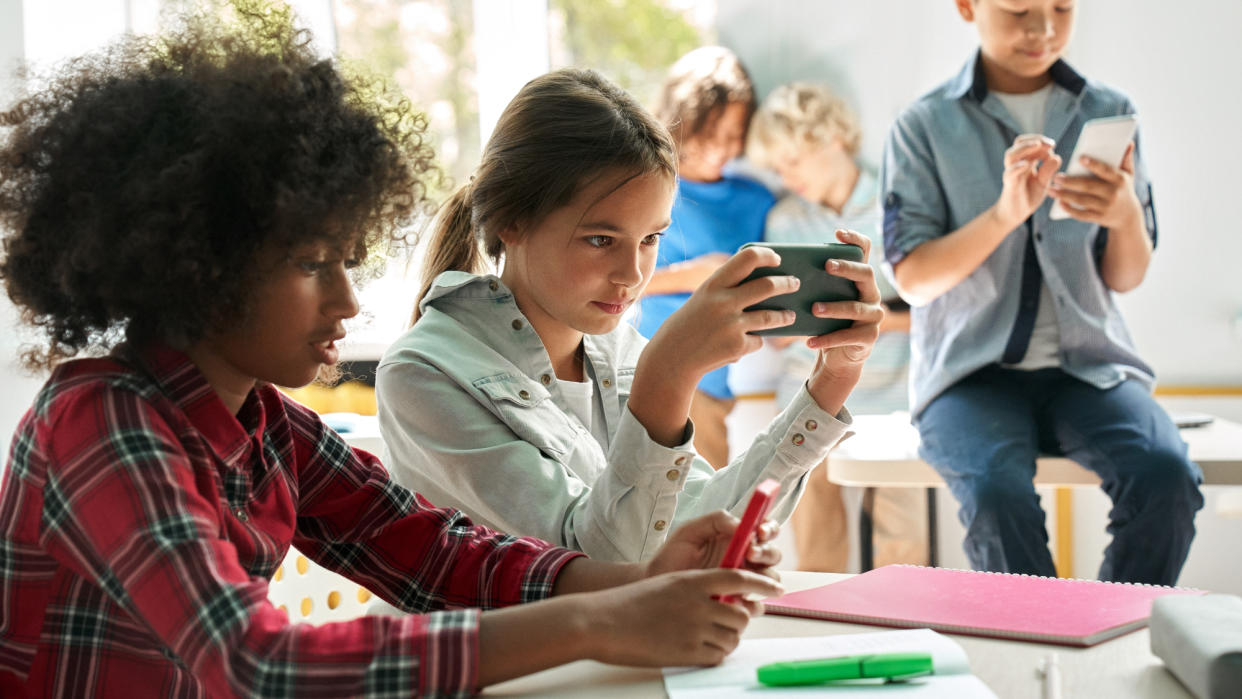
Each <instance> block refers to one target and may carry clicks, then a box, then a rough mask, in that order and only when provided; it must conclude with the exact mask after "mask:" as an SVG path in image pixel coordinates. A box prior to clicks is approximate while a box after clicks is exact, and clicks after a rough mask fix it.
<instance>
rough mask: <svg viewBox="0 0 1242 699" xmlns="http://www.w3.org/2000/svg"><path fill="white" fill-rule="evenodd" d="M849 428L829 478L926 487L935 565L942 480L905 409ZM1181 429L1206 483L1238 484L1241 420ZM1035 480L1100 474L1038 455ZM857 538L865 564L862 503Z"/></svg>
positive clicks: (1094, 481) (1074, 481) (1084, 482)
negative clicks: (938, 490)
mask: <svg viewBox="0 0 1242 699" xmlns="http://www.w3.org/2000/svg"><path fill="white" fill-rule="evenodd" d="M853 430H854V435H853V436H851V437H850V438H848V439H846V440H845V441H844V442H842V443H841V444H839V445H838V446H837V447H836V448H835V449H833V451H832V454H831V455H830V456H829V457H828V474H827V475H828V480H830V481H832V482H833V483H836V484H838V485H848V486H857V487H862V488H877V487H916V488H927V489H928V493H927V513H928V517H927V532H928V553H929V557H930V560H931V563H932V565H935V564H936V563H937V536H938V535H937V532H936V498H935V492H934V491H932V490H931V488H936V487H942V486H944V480H943V479H942V478H941V477H940V474H938V473H936V470H935V469H933V468H932V467H931V466H930V465H928V464H927V462H925V461H923V460H922V459H921V458H919V453H918V449H919V432H918V429H917V428H915V427H914V426H913V425H911V424H910V416H909V414H907V413H893V414H891V415H856V416H855V417H854V427H853ZM1181 435H1182V439H1184V440H1185V441H1186V444H1187V445H1188V447H1189V449H1190V460H1191V461H1194V462H1195V463H1197V464H1199V468H1201V469H1202V470H1203V484H1204V485H1242V425H1240V424H1238V423H1236V422H1231V421H1229V420H1222V419H1220V418H1216V419H1215V420H1214V421H1213V422H1212V423H1211V424H1209V425H1205V426H1203V427H1188V428H1185V429H1182V430H1181ZM1035 484H1036V485H1050V486H1070V487H1075V486H1099V484H1100V478H1099V476H1096V475H1095V474H1094V473H1092V472H1091V471H1088V470H1087V469H1085V468H1083V467H1082V466H1079V465H1078V464H1077V463H1075V462H1074V461H1071V460H1070V459H1067V458H1065V457H1057V456H1041V457H1039V458H1038V459H1036V460H1035ZM858 539H859V541H858V545H859V554H860V556H859V557H860V561H861V567H862V569H863V570H869V569H870V568H871V521H870V515H869V514H868V512H867V508H866V507H863V508H861V510H860V513H859V526H858Z"/></svg>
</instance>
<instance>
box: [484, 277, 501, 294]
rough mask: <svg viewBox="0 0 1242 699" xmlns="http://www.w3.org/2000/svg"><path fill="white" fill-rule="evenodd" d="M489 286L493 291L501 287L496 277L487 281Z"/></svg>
mask: <svg viewBox="0 0 1242 699" xmlns="http://www.w3.org/2000/svg"><path fill="white" fill-rule="evenodd" d="M487 288H489V289H491V290H492V291H495V290H497V289H499V288H500V285H499V284H497V283H496V280H495V279H493V280H491V281H490V282H488V283H487Z"/></svg>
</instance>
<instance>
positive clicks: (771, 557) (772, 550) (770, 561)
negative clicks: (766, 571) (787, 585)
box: [746, 545, 781, 580]
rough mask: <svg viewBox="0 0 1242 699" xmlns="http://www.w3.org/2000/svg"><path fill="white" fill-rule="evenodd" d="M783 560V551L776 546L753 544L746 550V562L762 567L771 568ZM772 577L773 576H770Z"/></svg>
mask: <svg viewBox="0 0 1242 699" xmlns="http://www.w3.org/2000/svg"><path fill="white" fill-rule="evenodd" d="M780 562H781V552H780V549H777V548H776V547H775V546H753V545H752V546H751V547H750V550H749V551H747V552H746V563H748V564H749V565H751V566H752V567H753V566H758V567H760V568H771V567H772V566H774V565H776V564H777V563H780ZM768 577H772V576H770V575H769V576H768ZM776 579H777V580H780V578H779V577H778V578H776Z"/></svg>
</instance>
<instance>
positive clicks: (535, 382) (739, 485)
mask: <svg viewBox="0 0 1242 699" xmlns="http://www.w3.org/2000/svg"><path fill="white" fill-rule="evenodd" d="M420 308H421V311H422V317H421V319H420V320H419V321H418V323H417V324H416V325H415V326H414V327H413V328H412V329H410V330H409V331H408V332H406V333H405V335H403V336H402V337H401V338H400V339H398V340H397V341H396V342H395V343H394V344H393V345H392V346H391V347H390V348H389V349H388V351H387V352H385V354H384V357H383V359H381V360H380V364H379V369H378V374H377V383H376V395H377V399H378V402H379V422H380V429H381V432H382V434H383V437H384V443H385V445H386V449H387V453H386V454H385V458H384V463H385V464H386V465H387V466H388V468H389V469H390V470H391V471H392V473H393V476H394V477H395V478H396V480H397V481H398V482H399V483H401V484H402V485H405V486H406V487H408V488H412V489H413V490H415V491H417V492H419V493H422V494H423V495H424V496H426V497H427V498H428V499H429V500H431V502H433V503H434V504H436V505H446V506H452V507H457V508H460V509H461V510H462V511H464V512H465V513H466V514H468V515H469V516H470V517H471V518H472V519H474V520H475V521H476V522H478V523H481V524H486V525H488V526H490V527H494V528H496V529H500V530H502V531H506V532H509V533H511V534H515V535H520V536H535V537H539V538H541V539H545V540H547V541H550V542H552V543H555V544H558V545H560V546H565V547H568V548H572V549H577V550H579V551H584V552H586V553H587V554H588V555H590V556H592V557H595V558H601V559H606V560H617V561H636V560H642V559H646V558H649V557H650V556H651V555H653V554H654V553H655V552H656V551H657V550H658V549H659V547H660V546H661V545H662V544H663V542H664V540H665V538H666V537H667V535H668V533H669V532H670V531H671V530H673V529H674V528H675V527H676V526H677V525H678V524H681V523H683V522H685V521H686V520H688V519H691V518H693V517H696V516H698V515H700V514H704V513H706V512H709V511H711V510H715V509H720V508H724V509H727V510H729V511H730V512H732V513H733V514H735V515H738V516H740V515H741V513H742V511H743V510H744V509H745V507H746V502H747V500H748V498H749V496H750V492H751V490H752V489H753V488H754V486H755V484H757V483H758V482H759V481H761V480H763V479H765V478H775V479H776V480H777V481H779V482H780V484H781V498H780V500H779V502H778V503H777V507H775V508H774V510H773V515H772V516H773V517H774V518H775V519H778V520H781V521H784V520H785V519H786V518H788V516H789V514H790V513H791V512H792V510H793V507H794V505H795V504H796V502H797V499H798V497H799V495H800V494H801V491H802V488H803V483H804V479H805V476H806V474H807V472H808V471H809V470H810V469H811V468H813V467H814V466H815V465H816V464H818V463H820V462H821V461H823V459H824V457H825V456H826V455H827V453H828V450H829V449H830V448H831V447H832V446H833V445H835V444H836V443H837V441H839V440H840V439H841V437H842V436H843V435H844V434H845V432H846V429H847V424H848V423H849V422H850V417H849V413H848V412H847V411H845V410H844V409H843V410H842V411H841V415H840V416H839V417H840V419H837V418H834V417H833V416H832V415H829V414H828V413H827V412H825V411H824V410H822V409H820V407H819V406H818V405H817V404H816V403H815V401H814V400H813V399H812V398H811V396H810V394H809V393H808V392H807V391H806V389H805V388H803V390H802V394H801V395H800V396H799V397H798V398H797V399H795V400H794V401H793V403H792V404H791V405H790V406H789V407H788V408H786V409H785V410H784V411H783V412H782V413H781V414H780V415H778V416H777V417H776V418H775V419H773V421H772V422H771V423H770V424H769V425H768V427H767V429H765V430H764V431H763V432H762V433H761V434H760V435H759V436H758V437H756V439H755V441H754V443H753V444H752V445H751V447H750V449H748V450H747V451H746V452H745V453H743V454H741V455H739V456H738V457H737V458H735V459H734V460H733V462H732V463H731V464H730V465H729V466H728V467H726V468H724V469H721V470H720V471H715V470H713V469H712V467H711V466H710V465H709V464H708V463H707V461H705V460H704V459H703V458H701V457H699V456H698V455H697V454H696V453H695V452H694V449H693V447H692V446H691V437H690V436H689V434H688V435H687V439H686V442H685V443H684V444H680V445H678V446H676V447H672V448H668V447H664V446H661V445H660V444H658V443H656V442H654V441H653V440H652V439H651V438H650V437H649V436H648V435H647V431H646V429H645V428H644V427H643V426H642V425H641V424H640V423H639V422H638V420H637V419H636V418H635V417H634V415H633V414H632V413H631V412H630V411H629V408H628V407H627V405H626V403H627V401H628V400H629V396H630V386H631V384H632V382H633V379H634V367H635V365H636V364H637V363H638V357H639V354H640V353H641V352H642V349H643V347H644V346H645V345H646V340H645V339H644V338H643V337H642V336H641V335H639V334H638V332H637V331H635V330H634V329H633V328H632V327H631V326H629V325H628V324H626V323H622V324H620V325H619V326H618V327H617V328H616V329H615V330H613V331H612V332H610V333H608V334H605V335H587V336H586V338H585V341H584V344H585V350H586V358H587V362H588V365H589V366H588V374H589V378H590V379H591V380H592V381H593V382H594V388H595V391H596V392H598V394H599V395H600V396H601V397H602V399H603V401H602V402H603V406H604V416H603V417H604V422H605V424H606V426H607V431H608V434H609V435H611V443H610V444H608V445H607V446H606V447H605V446H602V445H600V444H599V442H598V441H596V439H595V438H594V437H593V436H592V435H591V433H590V431H589V430H588V428H587V427H585V426H583V425H582V424H581V422H580V421H579V420H578V419H577V418H576V417H575V416H574V415H573V413H572V412H571V411H570V410H569V409H568V403H567V402H566V401H565V398H564V396H562V395H561V394H560V391H559V388H558V385H557V383H556V380H555V374H554V373H553V371H552V363H551V360H550V359H549V358H548V354H547V351H546V350H545V349H544V346H543V343H542V342H541V341H540V339H539V336H538V335H537V334H536V333H535V331H534V329H532V328H531V326H530V324H529V323H528V322H527V321H526V318H525V316H523V315H522V312H521V311H519V310H518V307H517V304H516V303H515V302H514V300H513V295H512V293H511V292H510V291H509V290H508V289H507V288H505V286H504V284H503V283H501V281H500V280H499V279H498V278H496V277H494V276H476V275H471V274H467V273H464V272H446V273H444V274H442V275H440V277H438V278H437V279H436V282H435V284H434V285H433V286H432V288H431V290H430V292H429V293H428V294H427V296H426V297H425V298H424V299H423V301H422V303H421V306H420ZM843 421H844V422H843ZM687 432H688V433H690V432H692V430H687Z"/></svg>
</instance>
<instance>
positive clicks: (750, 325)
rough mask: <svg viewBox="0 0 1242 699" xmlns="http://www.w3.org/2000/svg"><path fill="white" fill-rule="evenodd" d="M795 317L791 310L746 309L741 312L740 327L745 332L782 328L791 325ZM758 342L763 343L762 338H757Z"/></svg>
mask: <svg viewBox="0 0 1242 699" xmlns="http://www.w3.org/2000/svg"><path fill="white" fill-rule="evenodd" d="M797 318H798V316H797V314H795V313H794V312H793V311H772V310H762V311H746V312H744V313H742V322H741V328H742V330H743V331H745V332H746V333H753V332H755V331H757V330H769V329H771V328H783V327H785V326H786V325H792V324H793V322H794V321H795V320H797ZM759 344H763V340H759ZM756 349H758V348H756Z"/></svg>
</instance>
